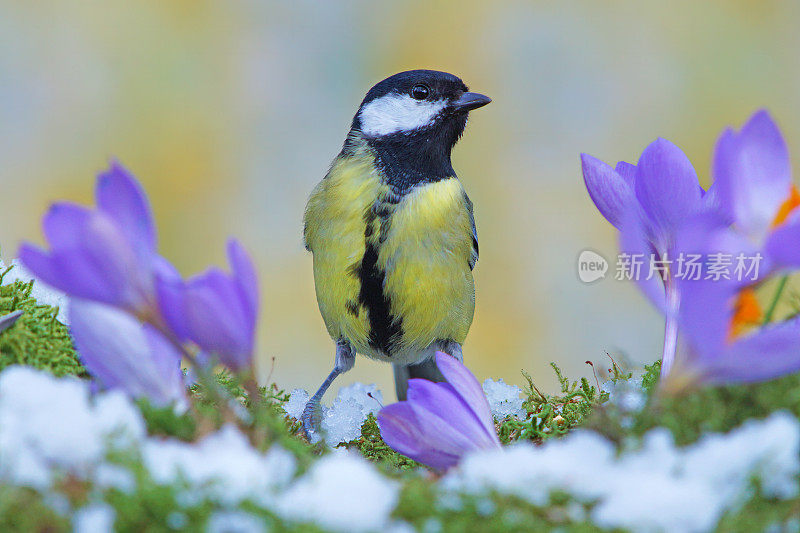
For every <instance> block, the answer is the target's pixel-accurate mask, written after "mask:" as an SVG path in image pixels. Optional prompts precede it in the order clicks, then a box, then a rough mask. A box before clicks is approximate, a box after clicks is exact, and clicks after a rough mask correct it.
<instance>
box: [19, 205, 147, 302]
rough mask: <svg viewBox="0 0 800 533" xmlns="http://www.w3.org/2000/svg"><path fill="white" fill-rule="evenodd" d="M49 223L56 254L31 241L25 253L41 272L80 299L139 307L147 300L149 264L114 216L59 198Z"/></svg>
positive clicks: (45, 223) (38, 274)
mask: <svg viewBox="0 0 800 533" xmlns="http://www.w3.org/2000/svg"><path fill="white" fill-rule="evenodd" d="M43 227H44V233H45V236H46V237H47V239H48V241H49V243H50V247H51V251H50V253H47V252H45V251H43V250H41V249H39V248H37V247H34V246H32V245H29V244H23V246H22V248H21V249H20V252H19V257H20V259H21V260H22V262H23V264H25V266H26V267H27V268H28V269H29V270H30V271H31V272H33V274H34V275H35V276H36V277H38V278H39V279H41V280H42V281H44V282H45V283H46V284H48V285H51V286H53V287H55V288H57V289H60V290H62V291H64V292H66V293H68V294H70V295H71V296H75V297H78V298H85V299H90V300H96V301H99V302H103V303H108V304H111V305H117V306H119V307H123V308H127V309H130V310H132V311H134V312H135V311H138V310H140V309H141V308H143V307H144V306H145V305H147V295H148V293H149V292H150V291H151V290H152V285H151V280H150V275H149V270H148V268H147V265H143V264H142V263H141V261H139V260H137V257H136V254H135V252H134V250H133V249H132V248H131V247H130V245H129V243H128V242H127V240H126V238H125V236H124V234H123V233H122V231H121V230H120V229H119V228H118V227H117V226H116V224H115V223H114V221H113V219H111V218H110V217H109V216H108V215H106V214H105V213H103V212H100V211H92V210H88V209H85V208H83V207H80V206H77V205H74V204H69V203H59V204H55V205H53V206H52V207H51V209H50V210H49V211H48V212H47V214H45V216H44V219H43Z"/></svg>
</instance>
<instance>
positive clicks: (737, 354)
mask: <svg viewBox="0 0 800 533" xmlns="http://www.w3.org/2000/svg"><path fill="white" fill-rule="evenodd" d="M798 347H800V322H798V321H797V320H792V321H791V322H787V323H784V324H779V325H777V326H769V327H767V328H764V329H762V330H761V331H759V332H758V333H755V334H753V335H751V336H749V337H745V338H743V339H740V340H738V341H737V342H736V343H734V344H733V346H731V347H730V348H729V349H728V350H727V351H726V352H725V353H724V354H723V355H722V356H721V357H718V358H716V359H714V360H712V361H708V368H706V369H705V370H706V373H707V376H706V381H707V382H709V383H749V382H755V381H764V380H767V379H773V378H776V377H778V376H782V375H785V374H788V373H791V372H797V371H798V370H800V350H798Z"/></svg>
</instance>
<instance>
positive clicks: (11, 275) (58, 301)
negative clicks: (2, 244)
mask: <svg viewBox="0 0 800 533" xmlns="http://www.w3.org/2000/svg"><path fill="white" fill-rule="evenodd" d="M11 266H13V267H14V268H12V269H11V270H10V271H9V272H8V274H6V275H5V276H4V277H3V285H8V284H10V283H13V282H14V281H17V280H19V281H23V282H26V283H27V282H28V281H30V280H32V279H33V280H36V281H35V282H34V284H33V289H32V290H31V297H33V298H34V299H35V300H36V301H37V302H38V303H40V304H43V305H51V306H53V307H58V315H57V318H58V320H59V321H60V322H61V323H62V324H66V323H67V315H66V309H67V301H68V298H67V295H66V294H64V293H63V292H61V291H59V290H58V289H54V288H52V287H50V286H49V285H46V284H45V283H44V282H43V281H41V280H39V279H36V278H35V277H34V275H33V274H32V273H31V272H30V271H29V270H28V269H27V268H25V267H24V266H22V263H20V262H19V261H18V260H17V259H12V260H11ZM6 268H8V265H6V264H5V263H3V260H2V259H0V272H3V271H4V270H5V269H6Z"/></svg>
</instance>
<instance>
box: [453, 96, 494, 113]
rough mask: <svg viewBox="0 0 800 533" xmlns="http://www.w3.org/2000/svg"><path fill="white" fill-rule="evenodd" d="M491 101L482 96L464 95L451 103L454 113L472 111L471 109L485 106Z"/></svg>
mask: <svg viewBox="0 0 800 533" xmlns="http://www.w3.org/2000/svg"><path fill="white" fill-rule="evenodd" d="M491 101H492V99H491V98H489V97H488V96H485V95H483V94H479V93H464V94H462V95H461V97H460V98H459V99H458V100H456V101H455V102H453V107H454V108H455V109H456V111H472V110H473V109H478V108H479V107H483V106H485V105H486V104H488V103H489V102H491Z"/></svg>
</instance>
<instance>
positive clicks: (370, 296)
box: [355, 209, 403, 356]
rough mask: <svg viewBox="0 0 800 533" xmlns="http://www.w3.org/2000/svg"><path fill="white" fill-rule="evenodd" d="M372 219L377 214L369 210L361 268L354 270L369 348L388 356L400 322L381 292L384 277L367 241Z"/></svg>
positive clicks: (399, 334) (400, 330)
mask: <svg viewBox="0 0 800 533" xmlns="http://www.w3.org/2000/svg"><path fill="white" fill-rule="evenodd" d="M376 218H377V214H376V213H375V212H374V211H373V210H371V209H370V210H369V211H368V212H367V213H366V214H365V216H364V221H365V222H366V223H367V227H366V229H365V232H364V238H365V241H366V242H365V244H366V246H365V249H364V257H363V258H362V259H361V264H360V265H359V266H358V268H357V269H355V270H356V274H357V276H358V279H359V281H360V282H361V289H360V290H359V293H358V302H359V304H360V305H361V307H363V308H364V309H366V310H367V316H368V318H369V344H370V346H371V347H372V348H374V349H376V350H380V351H381V352H383V353H384V354H386V355H388V356H391V354H392V352H393V351H394V348H395V347H396V345H397V343H398V342H399V341H400V339H401V338H402V336H403V320H402V318H400V317H396V316H394V315H392V313H391V301H390V300H389V297H388V295H387V294H386V293H385V292H384V290H383V284H384V281H385V280H386V273H385V272H384V271H383V270H382V269H381V268H380V267H378V248H377V246H376V245H375V244H374V243H372V242H371V239H370V236H371V235H372V233H373V231H374V230H373V229H372V225H373V223H374V222H375V219H376Z"/></svg>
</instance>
